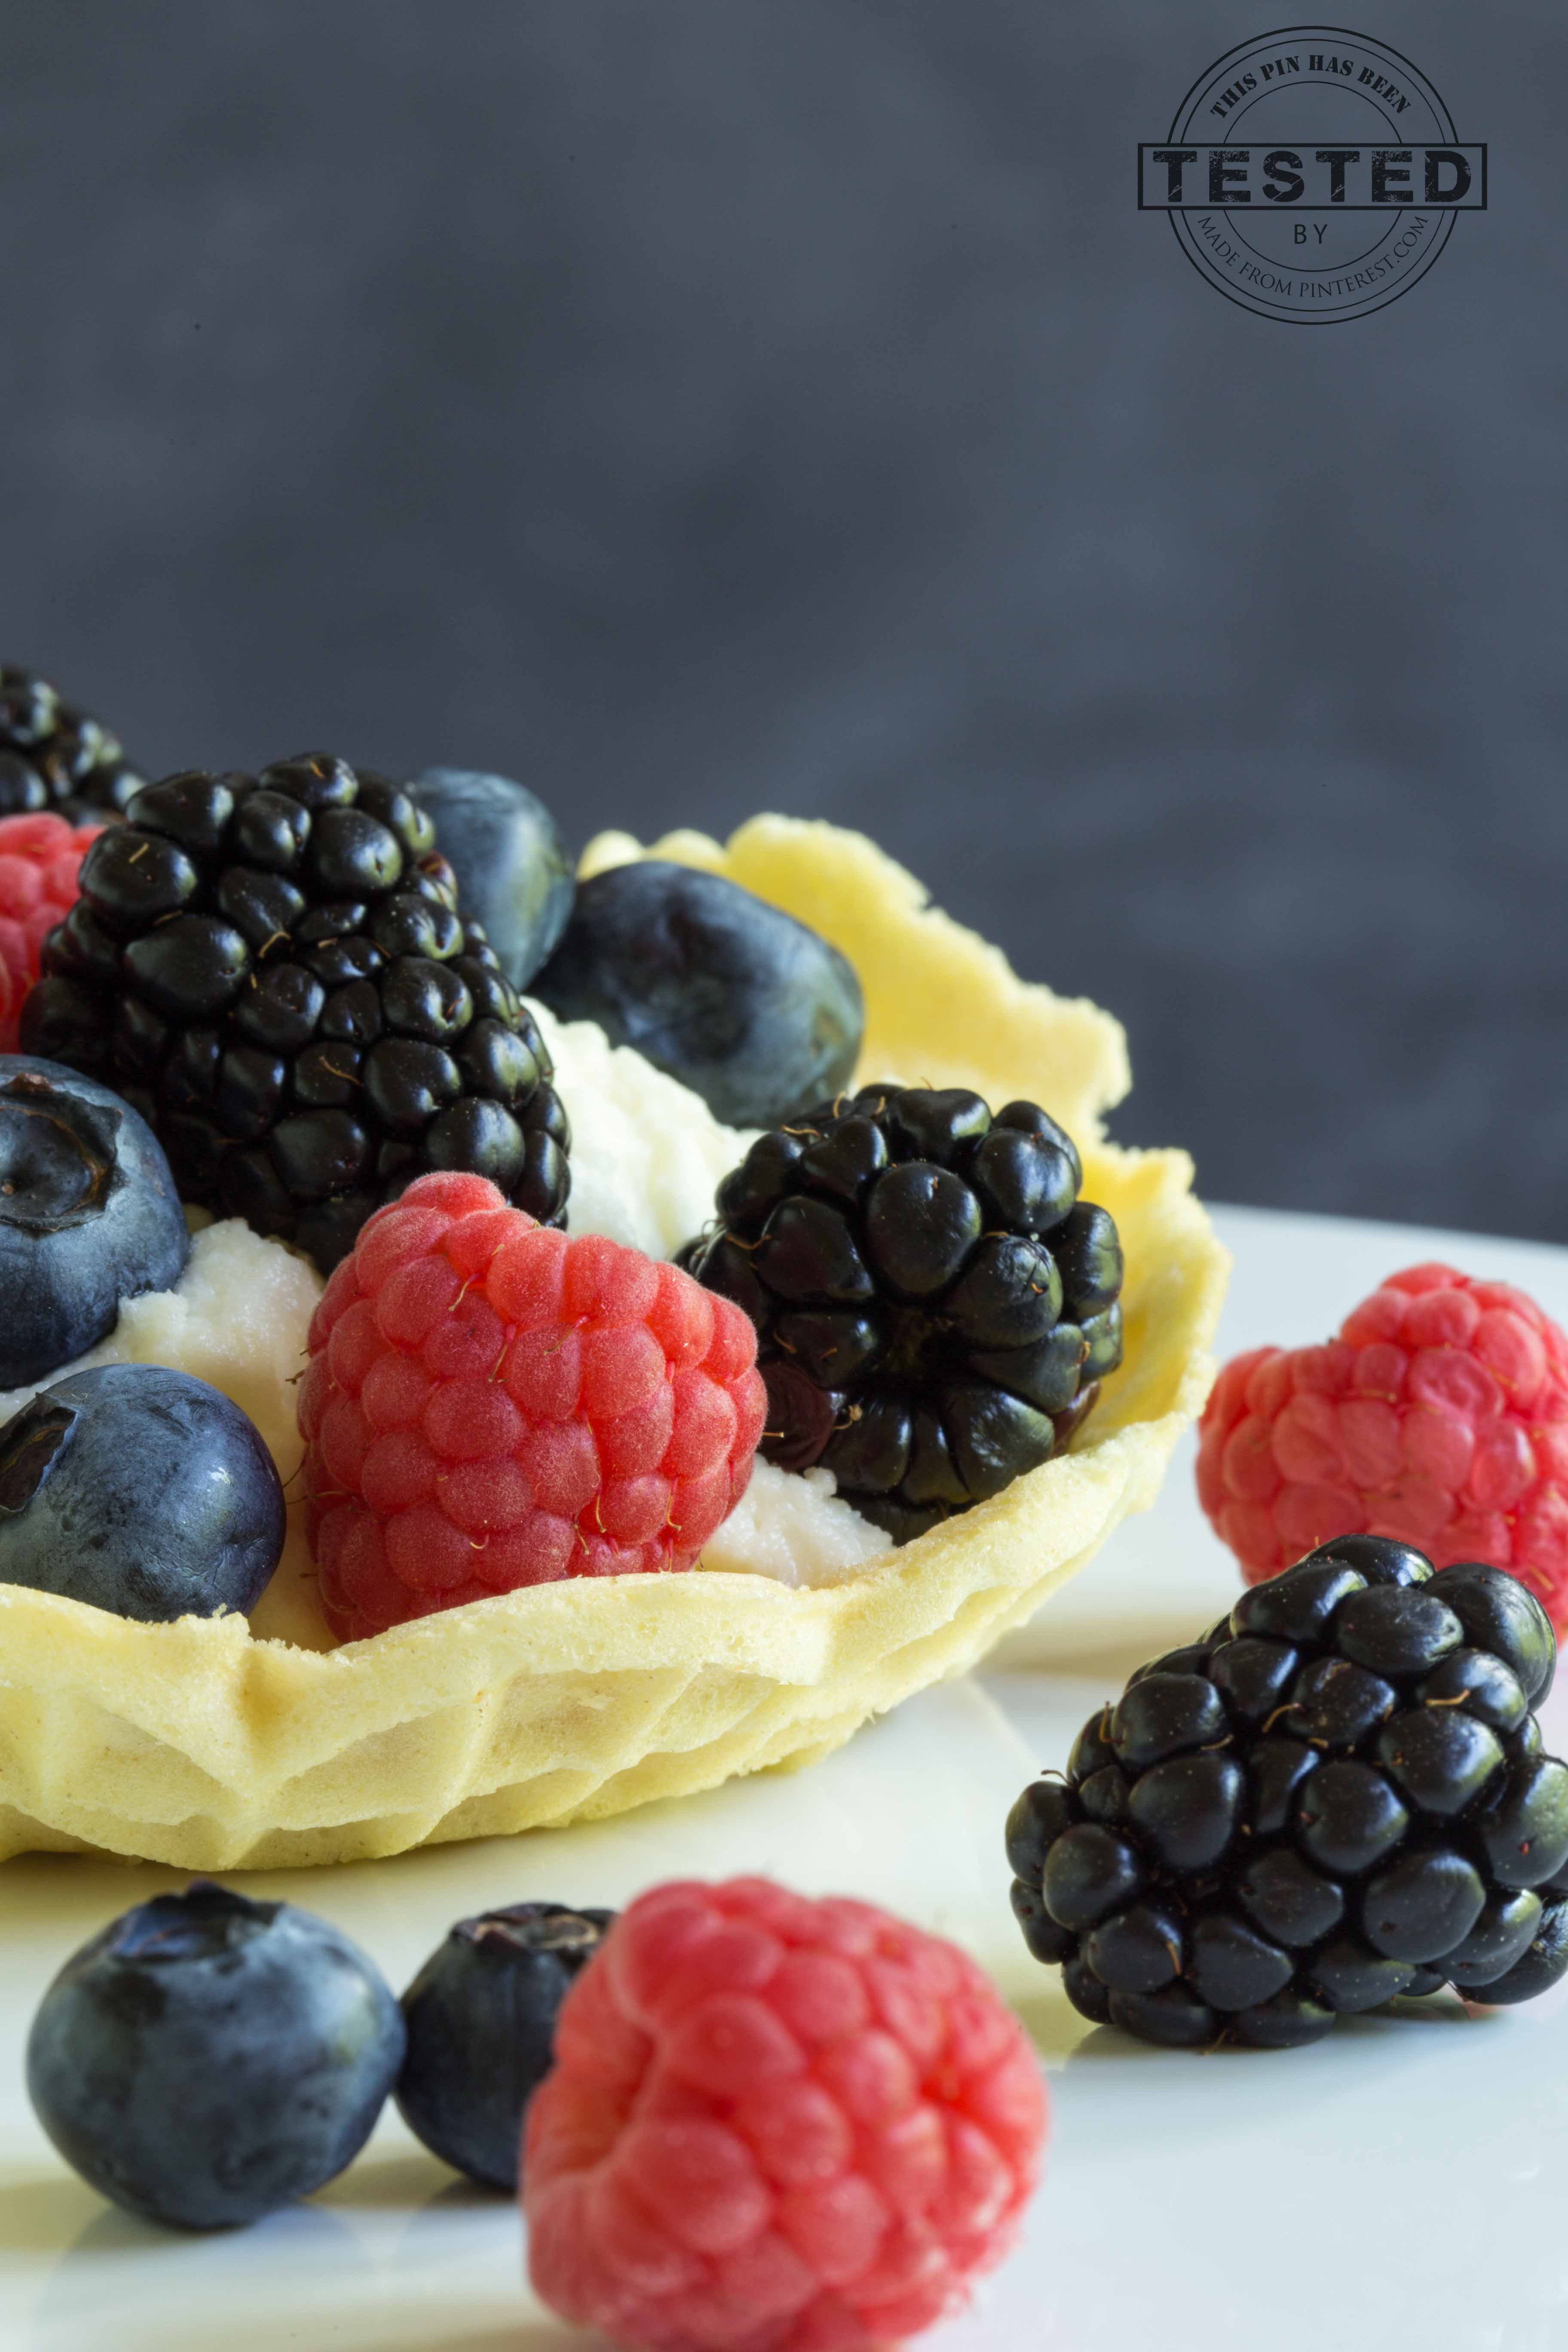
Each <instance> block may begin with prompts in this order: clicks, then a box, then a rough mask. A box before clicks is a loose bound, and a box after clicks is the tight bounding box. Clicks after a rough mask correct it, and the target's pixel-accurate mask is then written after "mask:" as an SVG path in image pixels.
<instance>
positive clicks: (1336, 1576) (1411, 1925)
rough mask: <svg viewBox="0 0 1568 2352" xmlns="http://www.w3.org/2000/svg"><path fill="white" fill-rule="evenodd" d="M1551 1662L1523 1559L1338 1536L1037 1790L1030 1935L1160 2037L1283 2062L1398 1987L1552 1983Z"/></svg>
mask: <svg viewBox="0 0 1568 2352" xmlns="http://www.w3.org/2000/svg"><path fill="white" fill-rule="evenodd" d="M1556 1654H1557V1652H1556V1643H1555V1642H1554V1640H1553V1638H1552V1627H1551V1623H1550V1622H1549V1621H1548V1619H1547V1616H1546V1612H1545V1611H1544V1610H1543V1609H1542V1607H1541V1604H1540V1602H1539V1601H1536V1599H1535V1598H1534V1596H1533V1594H1531V1593H1530V1592H1529V1591H1526V1589H1525V1587H1524V1586H1523V1585H1522V1584H1520V1583H1519V1582H1517V1581H1516V1580H1515V1579H1514V1578H1512V1577H1510V1576H1506V1575H1504V1573H1503V1572H1502V1570H1500V1569H1495V1568H1486V1567H1482V1566H1479V1565H1465V1566H1461V1567H1456V1568H1447V1569H1444V1570H1442V1572H1441V1573H1440V1574H1439V1575H1436V1576H1435V1575H1434V1574H1433V1572H1432V1567H1431V1563H1430V1561H1428V1560H1426V1559H1424V1558H1423V1556H1422V1555H1421V1553H1419V1552H1417V1551H1413V1550H1412V1549H1410V1548H1409V1547H1408V1546H1407V1545H1405V1544H1397V1543H1392V1542H1388V1541H1385V1540H1384V1539H1383V1538H1379V1537H1375V1536H1344V1537H1341V1538H1338V1539H1337V1540H1335V1541H1334V1542H1332V1543H1328V1544H1324V1545H1322V1546H1321V1547H1320V1549H1318V1550H1317V1551H1315V1552H1312V1553H1310V1555H1309V1556H1308V1557H1307V1559H1304V1560H1299V1561H1298V1562H1297V1564H1296V1566H1295V1567H1294V1568H1290V1569H1287V1570H1285V1571H1284V1573H1283V1574H1282V1575H1279V1576H1277V1577H1274V1578H1272V1579H1271V1580H1269V1581H1268V1583H1265V1584H1259V1585H1255V1586H1254V1587H1253V1589H1252V1590H1251V1591H1249V1592H1247V1593H1245V1594H1244V1595H1243V1596H1242V1598H1241V1600H1240V1601H1237V1605H1236V1607H1235V1608H1234V1609H1233V1610H1232V1611H1231V1612H1230V1615H1229V1616H1228V1617H1227V1618H1224V1619H1222V1620H1221V1622H1220V1623H1219V1624H1217V1625H1216V1626H1215V1627H1214V1629H1213V1630H1212V1632H1210V1633H1206V1634H1205V1636H1204V1637H1203V1639H1202V1640H1201V1641H1199V1642H1196V1643H1194V1644H1193V1645H1192V1646H1191V1647H1190V1648H1188V1649H1184V1650H1176V1651H1173V1652H1172V1653H1171V1654H1169V1655H1168V1656H1166V1657H1163V1658H1157V1659H1155V1660H1154V1661H1153V1663H1152V1664H1150V1665H1147V1666H1143V1667H1141V1668H1140V1670H1139V1672H1138V1673H1137V1674H1136V1675H1133V1677H1132V1679H1131V1682H1130V1683H1129V1684H1128V1685H1127V1688H1126V1690H1125V1691H1124V1692H1123V1693H1122V1696H1121V1700H1120V1702H1119V1703H1118V1704H1117V1705H1116V1706H1113V1707H1112V1706H1106V1707H1104V1708H1103V1709H1102V1710H1101V1712H1100V1714H1099V1715H1097V1716H1095V1717H1092V1718H1091V1720H1090V1721H1089V1723H1088V1724H1086V1725H1085V1727H1084V1729H1083V1731H1082V1732H1081V1734H1080V1735H1079V1740H1078V1743H1077V1745H1076V1747H1075V1748H1074V1749H1073V1752H1072V1756H1071V1758H1070V1759H1069V1761H1068V1776H1067V1780H1066V1781H1065V1782H1063V1781H1058V1780H1037V1781H1035V1782H1034V1783H1033V1785H1032V1786H1031V1787H1029V1788H1027V1789H1026V1790H1025V1791H1024V1793H1023V1795H1022V1796H1021V1797H1020V1798H1019V1800H1018V1801H1017V1803H1016V1805H1015V1806H1014V1808H1013V1811H1012V1812H1011V1814H1010V1815H1009V1816H1008V1821H1007V1856H1008V1860H1009V1861H1010V1862H1011V1864H1012V1865H1013V1869H1014V1872H1015V1874H1016V1875H1015V1878H1014V1882H1013V1907H1014V1910H1015V1911H1016V1914H1017V1916H1018V1921H1019V1924H1020V1926H1021V1927H1022V1928H1023V1931H1024V1938H1025V1941H1026V1943H1027V1945H1028V1947H1029V1949H1030V1950H1031V1951H1032V1952H1033V1953H1034V1955H1035V1957H1036V1958H1037V1959H1040V1960H1044V1961H1047V1962H1059V1963H1060V1965H1061V1969H1062V1980H1063V1983H1064V1984H1065V1986H1066V1988H1067V1992H1068V1998H1069V2000H1071V2001H1072V2002H1073V2004H1074V2006H1075V2007H1076V2008H1077V2009H1079V2010H1080V2011H1082V2012H1083V2014H1084V2015H1085V2016H1086V2017H1089V2018H1093V2019H1094V2020H1095V2021H1097V2022H1100V2023H1104V2022H1110V2023H1111V2024H1114V2025H1120V2026H1122V2027H1124V2028H1125V2029H1126V2030H1127V2031H1128V2032H1131V2033H1136V2034H1140V2035H1142V2037H1143V2039H1144V2040H1145V2041H1149V2042H1172V2043H1187V2044H1192V2043H1209V2042H1216V2041H1219V2040H1221V2039H1231V2040H1235V2041H1238V2042H1250V2043H1253V2044H1255V2045H1257V2046H1258V2047H1260V2048H1264V2049H1283V2048H1287V2047H1289V2046H1290V2045H1291V2044H1293V2043H1296V2042H1312V2041H1316V2040H1317V2038H1318V2037H1319V2035H1320V2034H1323V2033H1326V2032H1328V2031H1329V2029H1330V2028H1331V2025H1332V2024H1333V2021H1334V2019H1335V2017H1336V2015H1338V2014H1340V2013H1341V2012H1342V2011H1357V2010H1366V2009H1375V2008H1378V2007H1380V2006H1381V2005H1382V2004H1383V2003H1384V2001H1387V2000H1393V1999H1394V1997H1395V1996H1396V1995H1398V1994H1401V1993H1405V1994H1422V1993H1429V1992H1436V1990H1438V1988H1439V1987H1440V1986H1442V1985H1445V1984H1450V1985H1453V1986H1454V1987H1456V1988H1457V1989H1458V1990H1460V1991H1462V1992H1464V1993H1466V1994H1468V1995H1473V1997H1474V1998H1475V1999H1476V2000H1480V2001H1484V2002H1488V2003H1498V2004H1500V2003H1506V2002H1511V2001H1518V2000H1529V1999H1530V1998H1531V1996H1532V1995H1533V1994H1535V1993H1538V1992H1542V1991H1544V1990H1545V1989H1546V1987H1547V1986H1548V1985H1550V1984H1552V1983H1554V1982H1555V1981H1556V1979H1558V1978H1559V1977H1561V1976H1562V1975H1563V1973H1564V1971H1565V1970H1568V1765H1563V1764H1562V1763H1559V1762H1558V1760H1557V1759H1556V1758H1555V1757H1550V1756H1545V1755H1543V1754H1542V1741H1541V1731H1540V1727H1539V1726H1538V1725H1537V1723H1536V1720H1535V1717H1534V1716H1533V1715H1532V1714H1531V1712H1530V1710H1531V1706H1532V1705H1533V1704H1534V1703H1535V1702H1536V1701H1537V1700H1539V1699H1542V1698H1543V1697H1544V1696H1545V1695H1546V1692H1547V1690H1548V1688H1549V1687H1550V1685H1551V1681H1552V1671H1553V1668H1554V1665H1555V1663H1556Z"/></svg>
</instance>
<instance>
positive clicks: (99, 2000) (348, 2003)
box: [27, 1879, 405, 2230]
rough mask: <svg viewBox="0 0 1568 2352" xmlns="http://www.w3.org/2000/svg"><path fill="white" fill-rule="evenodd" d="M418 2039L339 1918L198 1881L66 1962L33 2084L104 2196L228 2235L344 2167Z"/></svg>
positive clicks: (41, 2013) (65, 2147) (37, 2039)
mask: <svg viewBox="0 0 1568 2352" xmlns="http://www.w3.org/2000/svg"><path fill="white" fill-rule="evenodd" d="M404 2044H405V2034H404V2026H403V2016H402V2012H401V2011H400V2010H399V2009H398V2006H397V2003H396V2001H395V1999H394V1998H393V1995H392V1991H391V1990H390V1988H389V1987H388V1986H387V1985H386V1984H385V1983H384V1980H383V1979H382V1978H381V1976H380V1975H379V1973H378V1972H377V1970H376V1969H374V1967H373V1966H372V1964H371V1962H370V1961H369V1960H367V1959H366V1958H365V1957H364V1954H363V1952H361V1951H359V1950H357V1949H356V1948H355V1947H354V1946H353V1944H351V1943H350V1941H349V1939H348V1937H346V1936H344V1935H342V1934H340V1932H339V1931H338V1929H337V1928H336V1927H330V1926H329V1925H328V1923H327V1922H326V1920H324V1919H318V1918H316V1917H314V1916H312V1914H311V1913H310V1912H309V1911H297V1910H296V1909H295V1908H294V1906H292V1904H289V1903H251V1902H247V1900H246V1898H245V1897H244V1896H243V1895H234V1894H231V1893H230V1892H229V1890H228V1889H227V1888H226V1887H223V1886H216V1885H212V1884H211V1882H210V1881H206V1880H200V1879H198V1880H197V1881H196V1883H195V1885H193V1886H191V1887H189V1888H188V1889H187V1890H186V1892H185V1893H184V1895H157V1896H155V1897H154V1898H153V1901H152V1902H150V1903H142V1904H139V1905H138V1906H137V1907H136V1909H135V1910H133V1911H127V1912H126V1913H125V1914H124V1916H123V1917H121V1918H119V1919H116V1920H115V1921H114V1922H113V1923H112V1924H111V1925H110V1927H106V1928H105V1929H104V1930H103V1932H102V1934H101V1935H99V1936H96V1937H94V1938H93V1940H92V1941H91V1942H90V1943H89V1944H86V1945H84V1946H83V1947H82V1948H81V1950H80V1951H79V1952H78V1953H77V1954H76V1955H75V1957H74V1958H72V1959H69V1960H68V1961H67V1963H66V1965H65V1967H64V1968H63V1969H61V1970H60V1973H59V1975H58V1977H57V1978H56V1979H55V1980H54V1983H53V1984H52V1985H51V1986H50V1987H49V1990H48V1991H47V1993H46V1994H45V1995H44V1998H43V2000H42V2002H41V2003H40V2004H39V2008H38V2013H37V2017H36V2018H35V2019H34V2021H33V2030H32V2032H31V2034H30V2035H29V2037H28V2042H27V2090H28V2094H29V2095H30V2097H31V2099H32V2102H33V2105H34V2107H35V2109H36V2110H37V2116H38V2120H39V2122H40V2123H41V2124H42V2125H43V2126H44V2129H45V2130H46V2131H47V2133H48V2136H49V2137H50V2138H51V2139H52V2140H53V2142H54V2144H55V2146H56V2147H58V2150H59V2152H60V2154H61V2155H62V2156H63V2157H64V2158H65V2159H66V2162H67V2163H68V2164H70V2165H74V2166H75V2168H76V2169H77V2171H78V2172H79V2173H80V2174H81V2175H82V2177H83V2179H86V2180H89V2181H90V2182H91V2184H92V2186H93V2187H94V2188H95V2189H99V2190H100V2191H101V2193H102V2194H103V2195H104V2196H105V2197H110V2198H112V2199H113V2200H114V2201H115V2203H116V2204H118V2205H123V2206H125V2207H126V2208H127V2209H128V2210H130V2211H131V2212H132V2213H141V2214H143V2215H145V2216H146V2217H147V2219H149V2220H150V2221H163V2222H166V2223H171V2224H173V2225H174V2226H175V2227H177V2228H181V2229H186V2230H221V2229H228V2228H233V2227H234V2226H236V2225H237V2224H238V2223H241V2222H245V2221H257V2220H258V2218H259V2217H260V2216H261V2215H262V2214H263V2213H270V2212H272V2211H274V2210H276V2208H277V2207H279V2206H280V2205H287V2204H289V2203H290V2202H291V2201H292V2200H294V2199H295V2198H297V2197H308V2196H309V2195H310V2192H311V2191H312V2190H313V2189H320V2188H321V2187H322V2185H323V2184H324V2183H325V2182H326V2181H329V2180H331V2179H333V2177H334V2176H335V2175H336V2174H337V2173H340V2172H341V2171H342V2168H343V2167H344V2166H345V2165H346V2164H347V2163H349V2162H350V2160H351V2159H352V2158H353V2157H354V2156H356V2155H357V2154H358V2152H359V2150H360V2149H361V2148H362V2147H363V2145H364V2143H365V2141H366V2140H367V2139H368V2137H370V2133H371V2129H372V2126H374V2122H375V2119H376V2116H378V2115H379V2114H380V2112H381V2108H382V2105H383V2103H384V2100H385V2098H386V2095H387V2093H388V2091H389V2090H390V2089H391V2088H392V2085H393V2083H394V2082H395V2079H396V2075H397V2070H398V2067H399V2066H400V2065H401V2063H402V2062H403V2053H404Z"/></svg>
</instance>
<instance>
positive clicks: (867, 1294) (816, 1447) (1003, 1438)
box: [681, 1086, 1122, 1543]
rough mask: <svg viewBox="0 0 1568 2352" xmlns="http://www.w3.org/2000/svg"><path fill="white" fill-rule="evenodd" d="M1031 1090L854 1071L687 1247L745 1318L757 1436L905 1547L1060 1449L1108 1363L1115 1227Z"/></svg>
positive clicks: (699, 1271) (1117, 1336) (757, 1147)
mask: <svg viewBox="0 0 1568 2352" xmlns="http://www.w3.org/2000/svg"><path fill="white" fill-rule="evenodd" d="M1082 1177H1083V1171H1082V1168H1081V1166H1080V1164H1079V1156H1078V1152H1077V1150H1076V1149H1075V1148H1074V1145H1073V1142H1072V1139H1071V1138H1070V1137H1069V1136H1068V1135H1067V1134H1065V1133H1064V1131H1063V1130H1062V1129H1060V1128H1059V1127H1058V1125H1057V1123H1056V1121H1055V1120H1054V1119H1052V1118H1047V1115H1046V1113H1045V1112H1044V1111H1043V1110H1041V1109H1040V1108H1038V1106H1037V1105H1036V1104H1034V1103H1028V1102H1013V1103H1008V1104H1006V1105H1005V1107H1004V1108H1002V1109H1001V1110H999V1111H997V1112H996V1113H995V1115H994V1116H993V1115H992V1113H991V1111H990V1110H989V1109H988V1108H987V1107H986V1105H985V1104H984V1102H982V1100H981V1098H980V1097H979V1096H978V1095H975V1094H970V1093H969V1092H968V1091H967V1090H966V1089H964V1088H963V1087H946V1088H942V1089H936V1090H933V1089H932V1088H931V1087H903V1088H900V1087H885V1086H879V1087H861V1089H860V1091H859V1093H858V1095H855V1096H853V1097H839V1098H838V1100H837V1101H836V1102H831V1103H822V1104H819V1105H818V1107H817V1108H816V1110H814V1111H811V1112H810V1113H808V1114H807V1115H806V1116H805V1117H804V1118H800V1119H798V1120H795V1122H793V1123H792V1124H791V1125H789V1126H787V1127H784V1128H781V1129H779V1130H778V1131H777V1132H776V1133H774V1134H772V1135H764V1136H763V1137H761V1138H760V1139H759V1140H758V1141H757V1142H755V1143H753V1144H752V1148H751V1150H750V1151H748V1152H747V1154H746V1157H745V1159H744V1160H742V1162H741V1165H740V1166H739V1167H738V1168H736V1169H733V1170H731V1173H730V1174H729V1175H728V1176H726V1177H725V1179H724V1181H723V1182H722V1183H721V1185H720V1187H719V1192H718V1196H717V1201H716V1206H717V1209H718V1213H719V1221H718V1223H717V1225H716V1226H715V1227H712V1228H710V1230H709V1231H708V1232H707V1233H705V1234H702V1235H700V1237H699V1239H698V1240H696V1241H695V1242H691V1243H689V1244H688V1245H687V1247H686V1249H685V1250H684V1251H683V1252H682V1253H681V1263H682V1264H683V1265H689V1266H690V1268H691V1271H692V1272H693V1274H695V1275H696V1276H698V1277H699V1279H700V1281H702V1282H704V1283H706V1284H707V1286H709V1288H710V1289H711V1290H716V1291H719V1292H721V1294H722V1295H723V1296H724V1297H728V1298H732V1299H734V1300H735V1302H736V1304H737V1305H738V1306H741V1307H744V1308H745V1310H746V1313H747V1314H748V1315H749V1316H750V1317H751V1318H752V1321H753V1322H754V1323H755V1325H756V1327H757V1334H758V1344H757V1363H758V1367H759V1369H760V1370H761V1371H762V1374H763V1379H764V1380H765V1381H766V1382H767V1387H768V1426H767V1431H766V1433H765V1434H764V1437H763V1454H765V1455H766V1457H767V1459H768V1460H769V1461H770V1462H775V1463H777V1464H778V1465H779V1466H780V1467H781V1468H782V1469H785V1470H806V1469H810V1468H811V1467H812V1466H813V1465H815V1464H816V1463H819V1462H820V1463H821V1464H823V1465H824V1466H825V1467H826V1468H827V1469H829V1470H831V1471H832V1473H833V1475H834V1476H835V1478H836V1479H837V1482H838V1487H839V1491H840V1493H841V1494H843V1496H845V1498H846V1499H847V1501H848V1502H850V1503H852V1504H853V1505H854V1506H855V1508H856V1509H857V1510H858V1512H859V1513H860V1514H861V1516H862V1517H864V1518H868V1519H870V1520H871V1521H873V1523H874V1524H875V1525H876V1526H878V1527H879V1528H883V1529H884V1530H885V1532H886V1533H887V1534H889V1535H890V1536H891V1537H892V1538H894V1540H895V1541H896V1542H899V1543H903V1542H905V1541H907V1540H908V1539H909V1538H910V1537H912V1536H918V1535H922V1534H923V1533H924V1532H925V1530H926V1529H927V1528H931V1527H934V1526H935V1525H936V1524H937V1522H938V1521H939V1520H941V1519H945V1518H950V1517H952V1514H953V1513H954V1512H955V1511H964V1510H967V1509H969V1507H970V1506H971V1505H972V1504H974V1503H981V1502H984V1501H985V1500H986V1499H987V1498H988V1497H989V1496H992V1495H997V1494H1000V1493H1001V1491H1002V1489H1003V1488H1004V1487H1005V1486H1010V1485H1011V1483H1012V1481H1013V1480H1014V1479H1015V1478H1016V1477H1018V1476H1019V1475H1020V1474H1021V1473H1022V1472H1024V1471H1026V1470H1033V1469H1035V1468H1036V1467H1037V1465H1039V1464H1040V1463H1042V1462H1046V1461H1048V1460H1049V1458H1050V1456H1051V1455H1052V1454H1053V1453H1056V1452H1057V1451H1058V1450H1059V1449H1060V1448H1062V1447H1064V1446H1065V1445H1066V1444H1067V1442H1068V1438H1069V1437H1070V1436H1071V1434H1072V1433H1073V1431H1074V1430H1075V1429H1076V1428H1077V1427H1078V1425H1079V1422H1081V1421H1082V1419H1083V1418H1084V1415H1085V1414H1086V1413H1087V1412H1089V1408H1090V1407H1091V1406H1092V1404H1093V1402H1094V1400H1095V1398H1096V1396H1097V1395H1098V1394H1099V1392H1100V1381H1101V1380H1102V1379H1103V1378H1104V1376H1105V1375H1106V1373H1108V1372H1110V1371H1114V1370H1115V1369H1116V1367H1117V1365H1118V1364H1119V1363H1120V1362H1121V1304H1120V1300H1121V1270H1122V1269H1121V1243H1120V1241H1119V1239H1118V1237H1117V1232H1116V1226H1115V1223H1113V1221H1112V1220H1111V1218H1110V1216H1109V1215H1108V1214H1107V1213H1106V1212H1105V1210H1103V1209H1100V1208H1096V1207H1094V1206H1093V1204H1092V1203H1091V1202H1088V1201H1079V1197H1078V1195H1079V1184H1080V1182H1081V1181H1082Z"/></svg>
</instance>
